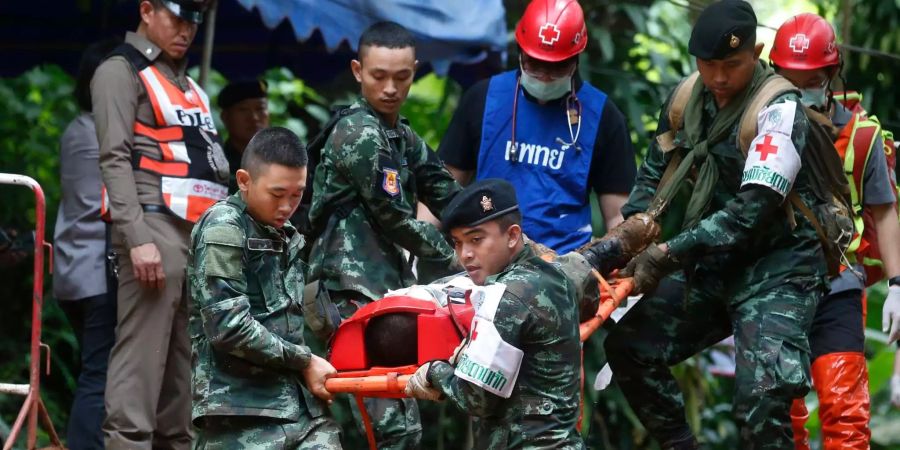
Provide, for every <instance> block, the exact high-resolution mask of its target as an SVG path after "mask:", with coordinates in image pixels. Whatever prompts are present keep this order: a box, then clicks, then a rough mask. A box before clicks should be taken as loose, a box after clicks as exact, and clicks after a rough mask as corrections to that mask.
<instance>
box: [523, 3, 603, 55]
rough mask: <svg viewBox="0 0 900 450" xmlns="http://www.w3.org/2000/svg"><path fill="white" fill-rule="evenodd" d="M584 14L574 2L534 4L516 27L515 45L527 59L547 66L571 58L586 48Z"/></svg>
mask: <svg viewBox="0 0 900 450" xmlns="http://www.w3.org/2000/svg"><path fill="white" fill-rule="evenodd" d="M587 39H588V37H587V27H586V26H585V25H584V12H583V11H582V10H581V5H579V4H578V2H577V1H575V0H534V1H532V2H531V3H530V4H529V5H528V7H527V8H526V9H525V14H524V15H522V20H520V21H519V25H518V26H516V42H518V43H519V46H520V47H522V51H524V52H525V53H526V54H527V55H528V56H530V57H532V58H535V59H539V60H541V61H547V62H557V61H562V60H564V59H568V58H571V57H573V56H575V55H577V54H579V53H581V52H582V51H584V48H585V47H586V46H587Z"/></svg>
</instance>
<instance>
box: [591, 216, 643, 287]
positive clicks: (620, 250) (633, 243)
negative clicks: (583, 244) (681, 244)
mask: <svg viewBox="0 0 900 450" xmlns="http://www.w3.org/2000/svg"><path fill="white" fill-rule="evenodd" d="M659 232H660V229H659V224H657V223H656V221H654V220H653V218H651V217H650V216H649V215H648V214H645V213H639V214H635V215H633V216H631V217H629V218H628V220H626V221H624V222H622V223H621V224H619V225H618V226H616V227H615V228H613V229H612V230H610V231H609V233H607V234H606V236H603V238H601V239H600V240H599V241H597V242H593V243H591V244H590V246H589V247H587V248H585V249H582V250H579V252H580V253H581V254H582V255H584V257H585V259H587V261H588V263H590V265H591V267H593V268H594V269H597V271H598V272H600V275H603V276H607V275H609V273H610V272H612V271H613V270H615V269H620V268H622V267H623V266H624V265H625V264H627V263H628V262H629V261H631V259H632V258H634V257H635V256H636V255H638V254H639V253H640V252H642V251H644V249H645V248H647V246H648V245H650V244H652V243H653V241H654V240H656V239H657V238H658V237H659Z"/></svg>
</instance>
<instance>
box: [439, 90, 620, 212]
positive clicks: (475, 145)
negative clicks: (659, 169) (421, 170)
mask: <svg viewBox="0 0 900 450" xmlns="http://www.w3.org/2000/svg"><path fill="white" fill-rule="evenodd" d="M489 83H490V79H486V80H481V81H479V82H478V83H476V84H475V85H474V86H472V87H471V88H470V89H469V90H468V91H466V93H465V94H463V96H462V98H461V99H460V101H459V106H458V107H457V108H456V112H455V113H454V114H453V119H452V120H451V121H450V125H449V127H448V128H447V132H446V133H445V134H444V138H443V140H441V145H440V147H439V148H438V154H439V155H440V157H441V159H442V160H443V161H444V163H446V164H447V165H448V166H452V167H454V168H457V169H460V170H466V171H474V170H476V169H477V166H478V151H479V149H480V148H481V126H482V124H483V118H484V105H485V103H486V100H487V93H488V85H489ZM580 87H581V79H579V78H578V77H577V76H576V78H575V89H576V90H577V89H579V88H580ZM525 98H526V99H527V101H532V102H533V101H536V100H535V99H534V98H533V97H531V96H530V95H529V94H528V93H527V92H525ZM512 101H513V99H512V98H510V99H509V105H510V108H512ZM564 102H565V97H563V98H562V99H559V100H556V101H552V102H549V103H548V105H550V106H552V107H560V106H562V105H563V104H564ZM563 111H564V109H561V110H560V114H564V112H563ZM519 126H522V124H519ZM636 176H637V163H636V162H635V158H634V146H633V145H632V143H631V136H630V135H629V133H628V127H626V126H625V116H624V115H623V114H622V112H621V111H619V108H618V107H616V104H615V103H613V101H612V99H610V98H607V99H606V103H605V104H604V105H603V113H602V115H601V118H600V129H599V130H598V131H597V139H596V140H595V141H594V153H593V156H592V158H591V170H590V172H589V173H588V185H589V186H590V187H591V188H592V190H593V191H594V192H596V193H597V194H598V195H600V194H627V193H629V192H631V188H632V187H633V186H634V180H635V177H636Z"/></svg>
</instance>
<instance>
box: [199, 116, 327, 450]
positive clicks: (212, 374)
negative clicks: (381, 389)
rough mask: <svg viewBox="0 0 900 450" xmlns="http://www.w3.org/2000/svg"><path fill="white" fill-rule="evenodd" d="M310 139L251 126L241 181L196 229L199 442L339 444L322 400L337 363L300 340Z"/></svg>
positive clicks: (238, 446) (282, 445) (272, 446)
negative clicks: (302, 217)
mask: <svg viewBox="0 0 900 450" xmlns="http://www.w3.org/2000/svg"><path fill="white" fill-rule="evenodd" d="M306 164H307V158H306V150H305V149H304V148H303V145H302V144H301V143H300V140H299V139H298V138H297V136H296V135H294V134H293V133H292V132H290V131H289V130H287V129H284V128H268V129H265V130H263V131H260V132H259V133H257V134H256V136H254V137H253V139H252V140H251V141H250V143H249V144H248V146H247V149H246V151H245V152H244V157H243V162H242V166H241V167H242V168H241V170H238V171H237V181H238V185H239V188H240V190H239V192H237V193H235V194H232V195H231V196H230V197H228V198H227V199H226V200H223V201H220V202H218V203H216V204H215V205H213V206H212V207H211V208H209V210H208V211H207V212H206V213H205V214H204V215H203V217H202V218H201V219H200V221H199V222H198V223H197V226H196V227H195V228H194V230H193V233H192V234H191V249H190V255H189V259H188V261H189V263H188V268H187V272H188V279H189V282H190V289H191V297H192V303H191V311H190V331H191V338H192V348H193V357H192V361H193V365H192V368H193V372H192V382H193V391H194V392H193V397H194V401H193V414H192V418H193V421H194V424H195V425H196V426H197V428H198V431H199V436H198V442H197V448H198V449H204V448H216V449H222V448H225V449H227V448H235V449H241V448H270V449H322V450H326V449H336V448H340V446H341V444H340V431H339V429H338V427H337V425H336V424H335V422H334V421H333V420H332V419H331V418H330V417H329V416H328V415H327V407H326V406H325V405H324V404H323V402H322V400H320V399H318V398H316V397H319V398H321V399H324V400H329V401H330V394H329V393H328V392H327V391H326V390H325V388H324V383H325V378H326V377H327V376H329V375H331V374H334V373H335V370H334V368H333V367H332V366H331V364H329V363H328V362H327V361H326V360H324V359H322V358H320V357H318V356H315V355H313V354H312V353H311V352H310V350H309V348H308V347H306V346H305V345H304V343H303V328H304V324H303V316H302V314H301V312H300V302H301V295H302V289H303V264H302V262H301V261H300V259H299V252H300V249H301V248H302V247H303V238H302V237H301V236H300V234H298V233H297V231H296V230H295V229H294V227H293V226H292V225H291V224H290V222H289V221H288V218H289V217H290V216H291V214H292V213H293V211H294V209H296V207H297V204H298V203H299V202H300V196H301V195H302V193H303V189H304V188H305V185H306Z"/></svg>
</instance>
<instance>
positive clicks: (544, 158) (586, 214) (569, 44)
mask: <svg viewBox="0 0 900 450" xmlns="http://www.w3.org/2000/svg"><path fill="white" fill-rule="evenodd" d="M587 41H588V35H587V28H586V26H585V22H584V12H583V11H582V9H581V5H579V4H578V2H577V1H575V0H534V1H532V2H531V3H530V4H529V5H528V7H527V8H526V10H525V13H524V15H523V16H522V19H521V20H520V21H519V24H518V26H517V27H516V42H517V43H518V45H519V67H518V69H517V70H512V71H508V72H504V73H501V74H498V75H495V76H493V77H491V78H490V79H489V80H483V81H481V82H479V83H477V84H475V85H474V86H473V87H472V88H471V89H469V90H468V91H467V92H466V93H465V95H463V98H462V99H461V100H460V104H459V107H458V108H457V110H456V113H455V114H454V116H453V119H452V120H451V122H450V126H449V128H448V129H447V132H446V133H445V135H444V138H443V141H442V142H441V145H440V148H439V154H440V156H441V159H443V160H444V163H445V164H446V165H447V168H448V169H449V170H450V172H451V173H452V174H453V175H454V177H455V178H456V179H457V181H460V183H461V184H464V185H465V184H468V183H469V182H470V181H472V180H473V179H478V180H481V179H485V178H502V179H505V180H507V181H509V182H511V183H512V184H513V185H514V186H515V187H516V191H517V192H518V193H519V201H520V202H521V204H522V211H523V214H524V218H523V229H524V230H525V233H526V234H527V235H528V236H529V237H530V238H532V239H534V240H535V241H537V242H540V243H542V244H544V245H547V246H548V247H551V248H552V249H554V250H556V251H558V252H560V253H565V252H569V251H571V250H574V249H576V248H578V247H580V246H582V245H584V244H587V243H588V242H589V241H590V239H591V234H592V230H591V208H590V201H589V199H590V194H591V192H595V193H596V194H597V195H598V198H599V201H600V208H601V211H602V213H603V218H604V220H605V224H606V228H607V229H611V228H612V227H613V226H615V225H617V224H618V223H619V222H621V220H622V216H621V213H620V211H619V210H620V208H621V207H622V205H623V204H624V203H625V200H626V199H627V196H628V192H629V191H630V190H631V187H632V186H633V185H634V177H635V175H636V172H637V168H636V166H635V164H634V149H633V147H632V143H631V140H630V137H629V136H630V134H629V131H628V128H627V127H626V125H625V118H624V116H623V115H622V113H621V111H619V109H618V108H617V107H616V105H615V104H614V103H613V102H612V100H610V99H609V98H607V95H606V94H605V93H604V92H603V91H601V90H599V89H597V88H595V87H594V86H592V85H591V84H590V83H588V82H587V81H583V80H582V79H581V78H580V77H579V76H578V71H577V69H578V57H579V55H580V54H581V53H582V52H583V51H584V49H585V47H586V46H587Z"/></svg>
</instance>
